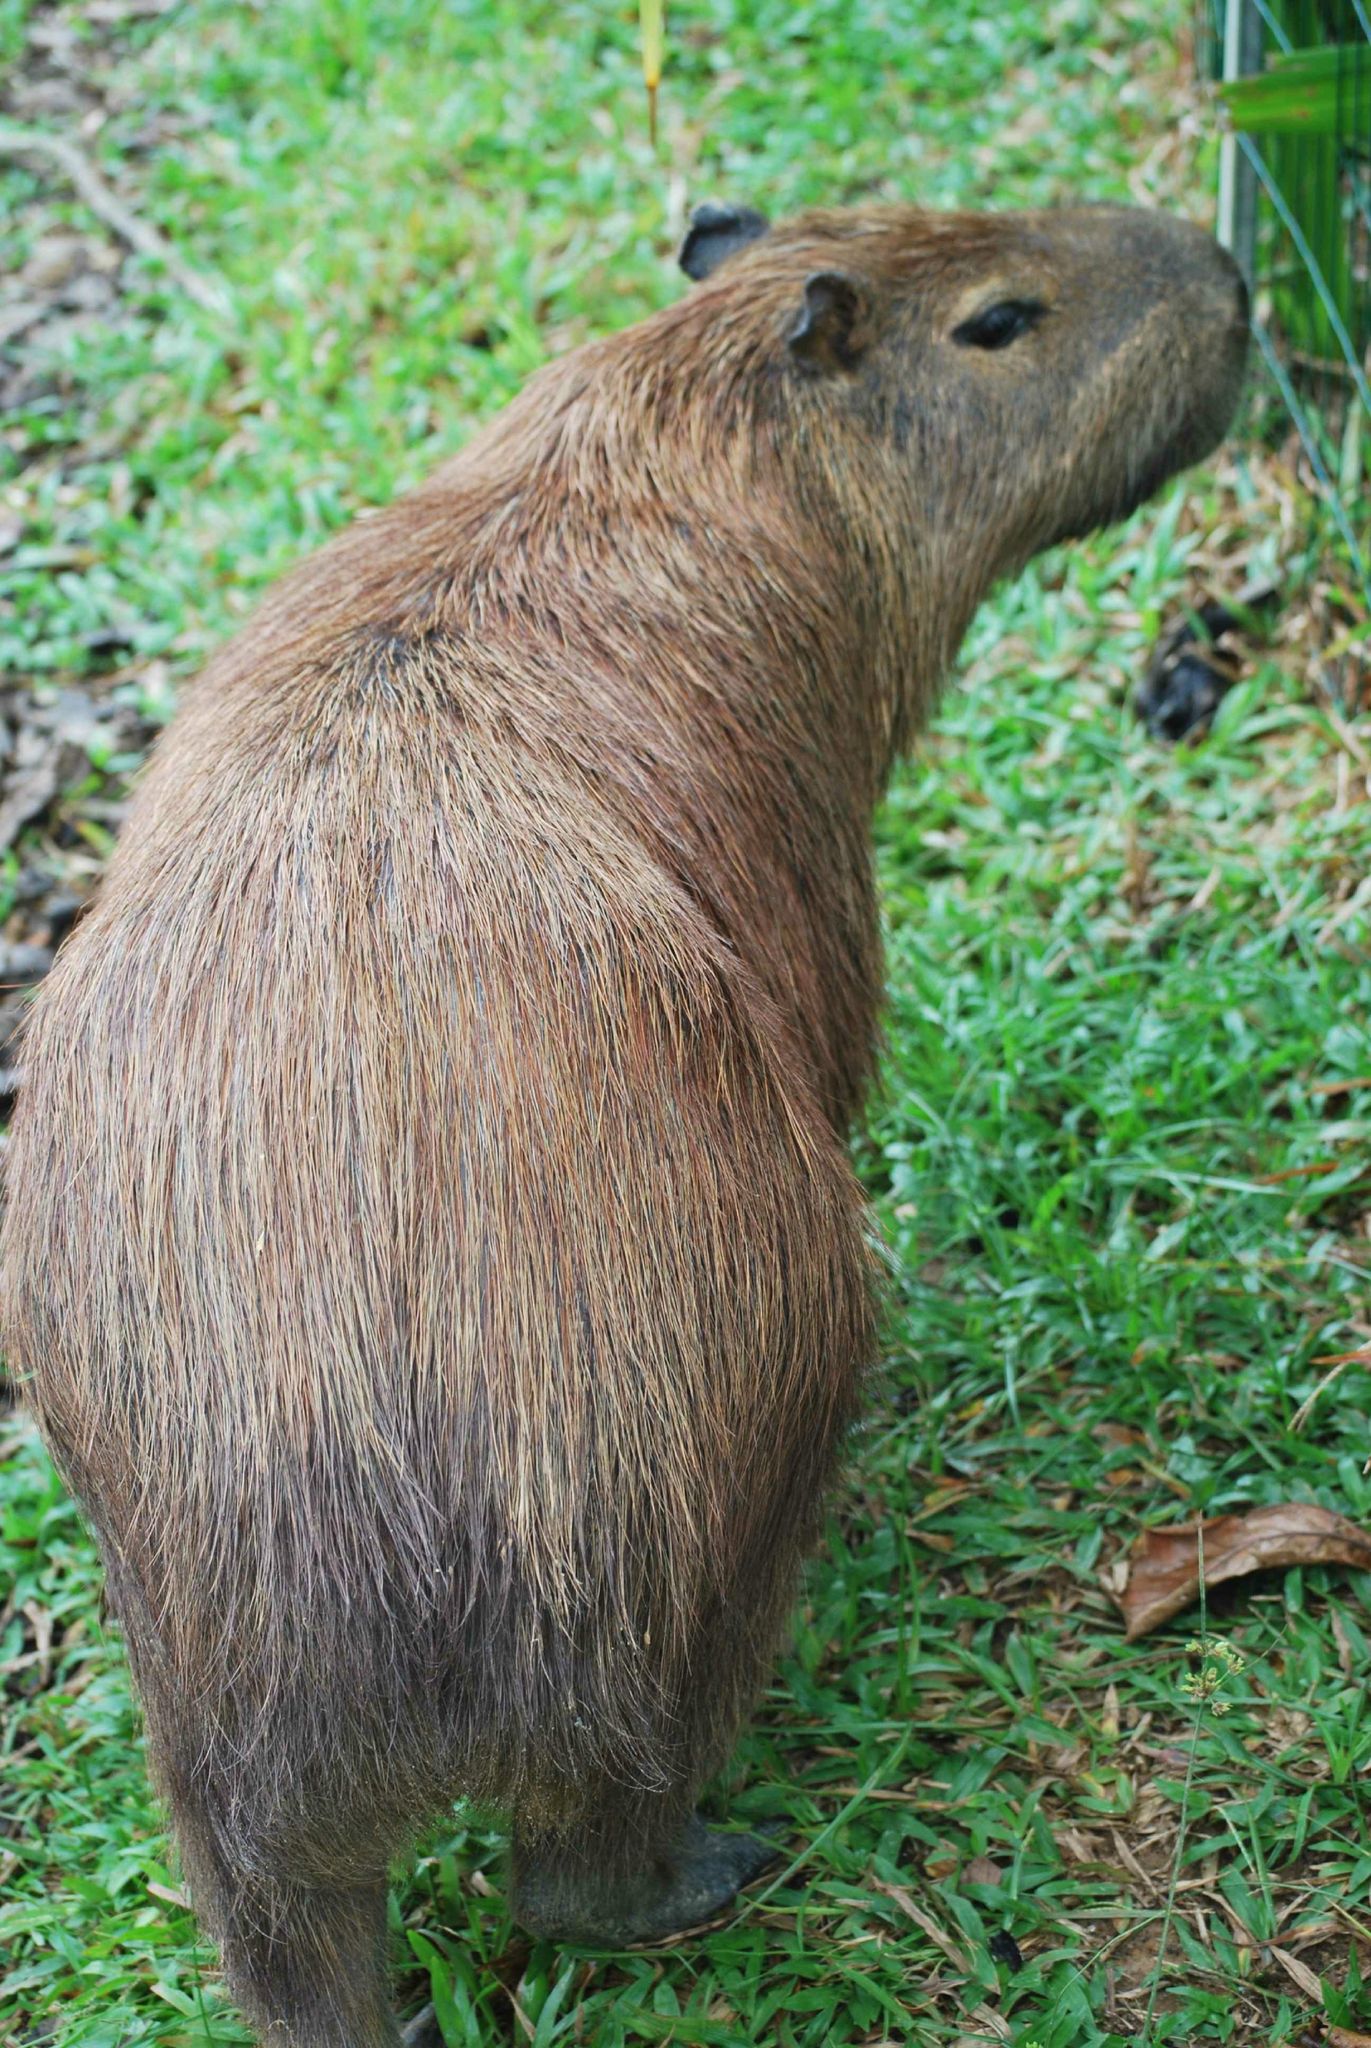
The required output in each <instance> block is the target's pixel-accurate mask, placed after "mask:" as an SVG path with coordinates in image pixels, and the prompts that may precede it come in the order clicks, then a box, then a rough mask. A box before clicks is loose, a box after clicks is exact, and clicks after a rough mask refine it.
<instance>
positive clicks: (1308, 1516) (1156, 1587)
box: [1119, 1500, 1371, 1642]
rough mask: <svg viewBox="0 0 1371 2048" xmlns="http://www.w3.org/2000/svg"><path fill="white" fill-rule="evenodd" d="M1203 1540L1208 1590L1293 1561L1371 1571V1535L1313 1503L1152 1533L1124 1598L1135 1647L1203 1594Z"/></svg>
mask: <svg viewBox="0 0 1371 2048" xmlns="http://www.w3.org/2000/svg"><path fill="white" fill-rule="evenodd" d="M1201 1536H1203V1542H1204V1558H1203V1569H1204V1582H1205V1584H1206V1586H1217V1585H1221V1584H1222V1583H1223V1581H1224V1580H1225V1579H1237V1578H1241V1577H1243V1575H1244V1574H1245V1573H1247V1572H1259V1571H1269V1570H1271V1569H1272V1568H1273V1567H1280V1566H1282V1565H1292V1564H1350V1565H1354V1566H1355V1567H1356V1568H1357V1569H1358V1570H1360V1571H1371V1534H1368V1532H1367V1531H1366V1530H1364V1529H1359V1528H1358V1527H1357V1525H1356V1523H1355V1522H1349V1521H1348V1520H1347V1518H1346V1516H1344V1515H1335V1514H1334V1513H1332V1511H1331V1510H1330V1509H1328V1508H1319V1507H1313V1506H1311V1504H1310V1503H1309V1502H1308V1501H1302V1500H1292V1501H1283V1502H1281V1503H1280V1504H1279V1505H1278V1506H1276V1507H1269V1508H1253V1509H1252V1511H1251V1513H1250V1514H1246V1515H1217V1516H1215V1518H1214V1519H1213V1520H1212V1521H1208V1522H1203V1523H1201V1522H1178V1523H1174V1524H1173V1525H1172V1526H1171V1527H1170V1528H1166V1529H1145V1530H1144V1531H1143V1533H1142V1535H1141V1536H1140V1537H1139V1538H1138V1541H1137V1542H1136V1543H1135V1544H1134V1546H1133V1552H1132V1556H1131V1558H1130V1560H1129V1569H1128V1583H1127V1585H1126V1586H1125V1588H1124V1591H1123V1594H1122V1597H1121V1598H1120V1600H1119V1605H1120V1606H1121V1607H1122V1609H1123V1613H1124V1620H1125V1623H1126V1624H1127V1631H1126V1632H1127V1635H1128V1639H1129V1641H1130V1642H1132V1641H1133V1640H1134V1639H1135V1638H1136V1637H1138V1636H1143V1635H1146V1634H1147V1632H1148V1630H1149V1629H1154V1628H1156V1627H1158V1626H1159V1625H1160V1623H1162V1622H1164V1621H1169V1620H1170V1618H1171V1616H1172V1615H1173V1614H1179V1612H1180V1610H1181V1609H1182V1608H1183V1607H1188V1606H1189V1605H1190V1603H1191V1601H1192V1600H1194V1598H1195V1597H1196V1595H1197V1594H1198V1592H1199V1590H1200V1569H1201V1559H1200V1539H1201Z"/></svg>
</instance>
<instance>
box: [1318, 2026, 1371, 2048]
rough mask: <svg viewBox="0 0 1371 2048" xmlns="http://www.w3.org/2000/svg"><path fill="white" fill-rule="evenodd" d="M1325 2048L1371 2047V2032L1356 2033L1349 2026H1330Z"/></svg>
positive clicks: (1324, 2043) (1324, 2042) (1326, 2035)
mask: <svg viewBox="0 0 1371 2048" xmlns="http://www.w3.org/2000/svg"><path fill="white" fill-rule="evenodd" d="M1323 2048H1371V2034H1354V2033H1352V2031H1351V2030H1350V2028H1347V2027H1330V2028H1329V2029H1328V2032H1327V2033H1326V2034H1325V2035H1324V2037H1323Z"/></svg>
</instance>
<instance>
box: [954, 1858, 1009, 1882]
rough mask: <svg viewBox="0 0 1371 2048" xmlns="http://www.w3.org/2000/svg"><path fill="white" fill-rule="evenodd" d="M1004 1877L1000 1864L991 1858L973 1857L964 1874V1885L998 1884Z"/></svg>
mask: <svg viewBox="0 0 1371 2048" xmlns="http://www.w3.org/2000/svg"><path fill="white" fill-rule="evenodd" d="M1003 1876H1004V1872H1003V1871H1002V1870H1001V1869H1000V1866H999V1864H998V1863H996V1862H994V1861H992V1859H991V1858H990V1857H989V1856H973V1857H972V1858H971V1861H970V1862H969V1863H968V1864H967V1866H966V1868H965V1870H963V1872H962V1882H963V1884H998V1883H999V1881H1000V1879H1001V1878H1002V1877H1003Z"/></svg>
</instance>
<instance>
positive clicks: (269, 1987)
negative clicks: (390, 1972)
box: [171, 1793, 400, 2048]
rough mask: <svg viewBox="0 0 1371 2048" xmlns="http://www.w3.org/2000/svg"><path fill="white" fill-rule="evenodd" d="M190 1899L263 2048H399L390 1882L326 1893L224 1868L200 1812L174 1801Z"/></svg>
mask: <svg viewBox="0 0 1371 2048" xmlns="http://www.w3.org/2000/svg"><path fill="white" fill-rule="evenodd" d="M171 1806H172V1819H173V1821H174V1824H175V1831H176V1837H177V1841H178V1843H179V1845H180V1849H181V1860H182V1865H183V1867H184V1869H185V1873H186V1877H187V1879H188V1881H189V1885H190V1891H191V1898H192V1901H193V1903H194V1905H195V1909H196V1912H197V1913H198V1915H199V1917H200V1919H201V1921H202V1923H203V1924H204V1926H205V1927H206V1929H207V1930H208V1932H209V1933H210V1934H212V1935H213V1936H214V1939H215V1941H216V1942H217V1943H218V1945H219V1952H220V1955H221V1958H222V1960H223V1967H224V1977H225V1981H226V1982H227V1984H228V1988H229V1991H230V1993H231V1994H232V1996H233V1999H234V2002H235V2004H236V2005H237V2006H238V2007H239V2008H240V2010H241V2011H242V2013H243V2016H244V2018H245V2019H247V2020H248V2022H249V2023H250V2024H251V2026H252V2027H253V2029H254V2031H255V2032H256V2034H257V2036H258V2039H259V2040H260V2041H261V2042H262V2043H263V2048H398V2044H399V2041H400V2031H399V2028H398V2027H397V2025H396V2023H395V2021H394V2019H393V2017H392V2015H391V2010H390V2002H389V1996H388V1985H387V1971H386V1934H387V1923H386V1880H385V1873H384V1872H381V1873H380V1874H378V1876H377V1877H376V1878H375V1880H374V1881H372V1882H370V1883H366V1884H358V1885H348V1886H339V1887H337V1888H328V1887H324V1886H320V1885H305V1884H300V1883H298V1882H297V1881H295V1880H293V1879H291V1878H289V1877H288V1876H286V1875H285V1874H284V1872H272V1871H271V1870H270V1869H269V1868H266V1869H264V1868H263V1866H262V1859H261V1858H260V1857H258V1856H257V1855H253V1856H252V1857H251V1858H250V1863H251V1868H250V1869H249V1870H243V1869H238V1868H235V1867H234V1866H233V1864H231V1863H230V1862H229V1861H228V1860H226V1858H225V1856H224V1853H223V1850H222V1847H221V1845H220V1843H219V1841H218V1839H217V1836H216V1831H215V1829H214V1827H213V1825H212V1823H211V1821H210V1820H209V1818H208V1815H207V1813H206V1811H205V1808H204V1806H203V1805H202V1803H201V1802H200V1801H199V1800H197V1799H196V1798H195V1797H193V1796H185V1795H181V1796H177V1795H176V1794H175V1793H173V1795H172V1799H171Z"/></svg>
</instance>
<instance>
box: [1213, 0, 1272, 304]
mask: <svg viewBox="0 0 1371 2048" xmlns="http://www.w3.org/2000/svg"><path fill="white" fill-rule="evenodd" d="M1261 68H1262V18H1261V14H1260V13H1259V11H1258V9H1257V8H1256V6H1255V5H1254V4H1253V0H1227V5H1226V6H1225V8H1224V15H1223V76H1224V83H1225V84H1227V83H1228V82H1229V80H1231V79H1234V78H1249V77H1250V76H1251V75H1252V73H1253V72H1255V71H1260V70H1261ZM1219 240H1220V241H1221V242H1222V243H1223V246H1224V248H1225V249H1228V250H1229V251H1231V253H1232V254H1233V255H1234V256H1235V257H1236V258H1237V263H1238V268H1239V269H1240V270H1241V271H1242V274H1243V276H1244V277H1245V278H1246V279H1247V282H1248V285H1249V286H1251V285H1252V284H1253V283H1254V282H1255V266H1256V255H1257V176H1256V172H1255V171H1254V170H1253V168H1252V166H1251V164H1250V163H1249V162H1248V160H1247V157H1246V155H1245V153H1244V152H1243V151H1242V150H1241V149H1240V148H1239V147H1238V138H1237V136H1236V135H1234V134H1233V132H1232V130H1231V129H1230V130H1229V131H1228V132H1227V133H1226V134H1225V135H1224V137H1223V140H1222V142H1221V143H1220V144H1219Z"/></svg>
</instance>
